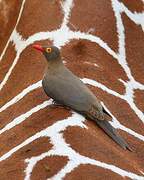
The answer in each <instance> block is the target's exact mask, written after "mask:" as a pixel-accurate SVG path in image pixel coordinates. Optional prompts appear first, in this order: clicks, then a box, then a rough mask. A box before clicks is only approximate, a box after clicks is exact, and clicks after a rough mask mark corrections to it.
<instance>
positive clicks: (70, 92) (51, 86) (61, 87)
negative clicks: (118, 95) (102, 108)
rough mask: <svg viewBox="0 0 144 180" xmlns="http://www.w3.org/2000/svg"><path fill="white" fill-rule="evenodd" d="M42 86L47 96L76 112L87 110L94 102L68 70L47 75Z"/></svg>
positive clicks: (92, 97)
mask: <svg viewBox="0 0 144 180" xmlns="http://www.w3.org/2000/svg"><path fill="white" fill-rule="evenodd" d="M42 85H43V88H44V91H45V92H46V94H47V95H48V96H50V97H51V98H53V99H54V100H55V101H58V102H59V103H61V104H64V105H66V106H69V107H71V108H72V109H74V110H77V111H86V110H88V109H89V108H90V106H91V104H92V103H93V102H94V100H95V96H94V95H92V93H91V92H90V91H89V89H88V88H87V87H86V86H85V85H84V84H83V83H82V82H81V81H80V79H79V78H77V77H76V76H75V75H73V74H72V73H71V72H70V71H68V70H65V71H64V70H63V71H62V73H59V74H56V75H54V74H49V73H47V74H46V75H45V76H44V79H43V81H42Z"/></svg>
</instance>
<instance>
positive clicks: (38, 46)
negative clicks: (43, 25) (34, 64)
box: [32, 44, 44, 52]
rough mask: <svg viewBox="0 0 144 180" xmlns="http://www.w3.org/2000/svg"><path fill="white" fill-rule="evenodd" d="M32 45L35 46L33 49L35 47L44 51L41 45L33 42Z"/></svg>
mask: <svg viewBox="0 0 144 180" xmlns="http://www.w3.org/2000/svg"><path fill="white" fill-rule="evenodd" d="M32 47H33V48H35V49H37V50H38V51H41V52H44V49H43V48H42V46H41V45H38V44H34V45H32Z"/></svg>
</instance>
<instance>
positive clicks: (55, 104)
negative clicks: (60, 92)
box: [52, 99, 70, 110]
mask: <svg viewBox="0 0 144 180" xmlns="http://www.w3.org/2000/svg"><path fill="white" fill-rule="evenodd" d="M52 103H53V105H54V106H55V107H59V108H65V109H67V110H70V108H69V107H67V106H65V105H63V104H61V103H59V102H56V101H55V100H54V99H53V100H52Z"/></svg>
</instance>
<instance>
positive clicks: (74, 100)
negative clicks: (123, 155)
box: [33, 44, 132, 151]
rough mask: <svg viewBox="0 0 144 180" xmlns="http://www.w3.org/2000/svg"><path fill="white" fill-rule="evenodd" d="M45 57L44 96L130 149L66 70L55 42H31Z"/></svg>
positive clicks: (98, 105)
mask: <svg viewBox="0 0 144 180" xmlns="http://www.w3.org/2000/svg"><path fill="white" fill-rule="evenodd" d="M33 48H35V49H36V50H39V51H40V52H42V54H43V55H44V57H45V59H46V61H47V67H46V71H45V73H44V77H43V80H42V87H43V89H44V92H45V93H46V95H47V96H49V97H51V98H52V99H53V100H54V101H55V102H56V103H58V104H60V105H62V106H64V107H68V108H70V109H72V110H74V111H76V112H78V113H80V114H82V115H83V116H85V117H86V118H88V119H90V120H93V121H95V123H96V124H97V125H98V126H99V127H100V128H101V129H103V131H104V132H105V133H106V134H107V135H109V136H110V137H111V138H112V139H113V140H114V141H115V142H116V143H117V144H118V145H119V146H120V147H122V148H123V149H127V150H129V151H132V149H131V147H130V146H129V145H128V143H127V142H126V141H125V140H124V139H123V138H122V137H121V136H120V135H119V134H118V133H117V132H116V129H115V128H114V127H113V126H112V125H111V124H110V122H109V118H110V119H112V117H111V115H110V114H109V113H108V112H107V111H106V110H105V108H104V107H103V106H102V104H101V103H100V101H99V100H98V98H97V97H96V96H95V95H94V94H93V93H92V91H91V90H90V89H89V88H88V87H87V86H86V85H85V84H84V83H83V82H82V81H81V80H80V78H78V77H77V76H76V75H75V74H74V73H73V72H72V71H70V70H69V69H68V68H67V67H66V66H65V64H64V63H63V60H62V58H61V53H60V50H59V48H58V47H56V46H53V45H51V46H41V45H38V44H34V45H33ZM108 117H109V118H108Z"/></svg>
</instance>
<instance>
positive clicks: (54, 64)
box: [47, 59, 64, 72]
mask: <svg viewBox="0 0 144 180" xmlns="http://www.w3.org/2000/svg"><path fill="white" fill-rule="evenodd" d="M63 66H64V65H63V62H62V60H61V59H55V60H52V61H49V62H48V65H47V70H48V71H49V72H50V71H51V72H56V71H58V70H59V69H61V67H63Z"/></svg>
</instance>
